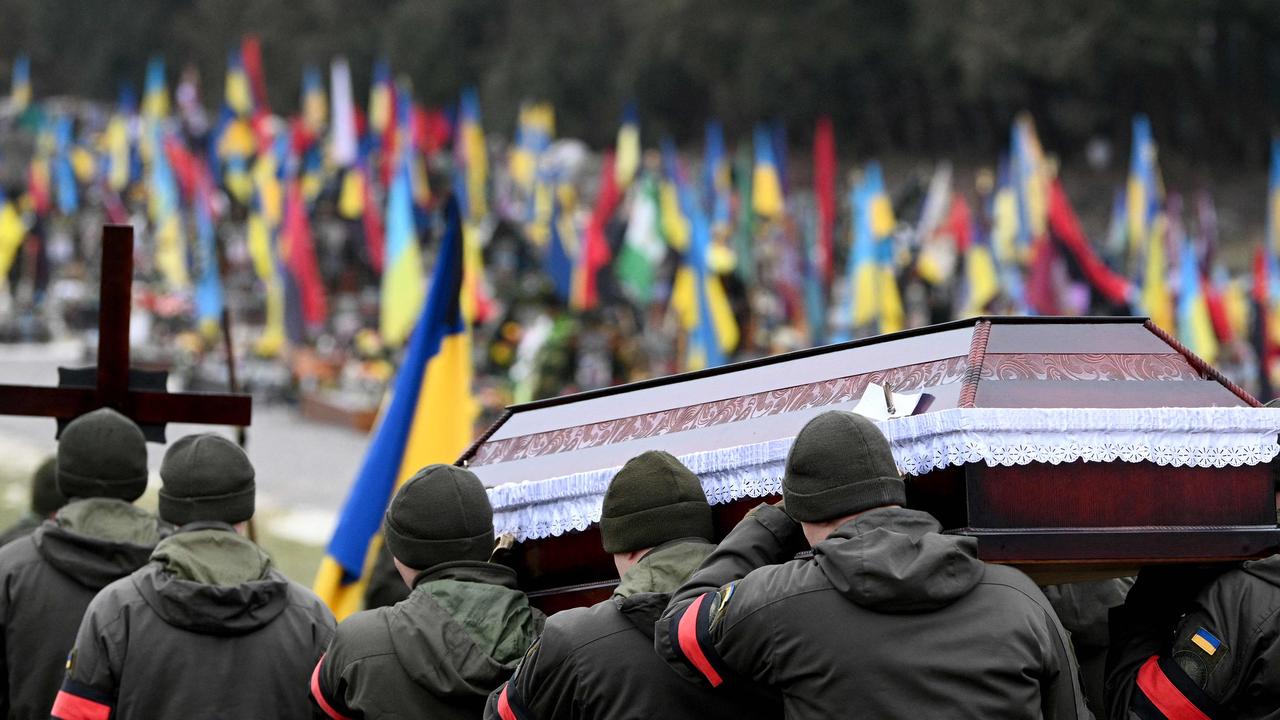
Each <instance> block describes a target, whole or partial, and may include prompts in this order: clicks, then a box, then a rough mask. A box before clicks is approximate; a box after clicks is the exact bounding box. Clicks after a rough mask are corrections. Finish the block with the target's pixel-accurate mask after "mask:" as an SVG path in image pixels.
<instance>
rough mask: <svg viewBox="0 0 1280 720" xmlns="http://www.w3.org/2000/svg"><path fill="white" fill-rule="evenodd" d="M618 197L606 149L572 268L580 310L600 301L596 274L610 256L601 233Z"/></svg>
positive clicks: (611, 160)
mask: <svg viewBox="0 0 1280 720" xmlns="http://www.w3.org/2000/svg"><path fill="white" fill-rule="evenodd" d="M621 200H622V194H621V193H619V192H618V182H617V179H616V178H615V177H614V172H613V153H612V152H606V153H605V154H604V163H603V165H602V166H601V168H600V192H599V194H598V195H596V205H595V208H594V209H593V210H592V212H591V220H590V221H588V223H587V228H586V232H585V233H583V237H582V249H581V250H580V253H581V256H580V257H579V259H578V267H577V268H576V271H575V272H576V277H575V278H574V306H575V307H577V308H579V309H582V310H588V309H590V308H593V307H595V306H596V303H597V302H599V300H600V296H599V289H598V288H597V283H596V275H597V274H598V273H599V272H600V268H602V267H604V266H605V265H607V264H608V263H609V260H610V258H611V257H612V255H611V253H610V252H609V241H608V239H607V238H605V236H604V229H605V226H606V225H607V224H608V223H609V218H611V217H613V212H614V210H616V209H617V207H618V203H619V202H620V201H621Z"/></svg>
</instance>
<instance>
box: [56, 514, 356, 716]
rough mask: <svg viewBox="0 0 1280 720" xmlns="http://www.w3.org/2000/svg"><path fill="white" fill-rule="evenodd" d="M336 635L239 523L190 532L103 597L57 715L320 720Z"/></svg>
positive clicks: (80, 637)
mask: <svg viewBox="0 0 1280 720" xmlns="http://www.w3.org/2000/svg"><path fill="white" fill-rule="evenodd" d="M334 625H335V623H334V620H333V614H332V613H330V612H329V609H328V608H327V607H325V605H324V603H323V602H321V601H320V599H319V598H318V597H316V596H315V594H314V593H312V592H311V591H310V590H308V589H306V588H304V587H302V586H301V585H298V584H297V583H294V582H290V581H289V580H287V579H285V577H284V576H283V575H281V574H280V573H279V571H277V570H276V569H275V568H273V567H272V566H271V559H270V558H269V557H268V556H267V555H266V553H264V552H263V551H262V550H261V549H260V548H259V547H258V546H257V545H255V544H254V543H253V542H251V541H250V540H249V539H247V538H244V537H242V536H240V535H238V534H236V532H235V531H234V530H233V529H232V528H231V526H230V525H225V524H222V523H191V524H188V525H184V526H183V527H182V529H180V530H179V531H178V532H177V533H175V534H174V535H173V536H172V537H169V538H167V539H165V540H164V541H162V542H161V543H160V544H159V545H158V546H157V547H156V549H155V552H154V553H153V554H152V556H151V562H150V563H148V564H147V565H146V566H145V567H143V568H142V569H141V570H139V571H137V572H135V573H134V574H132V575H130V576H129V577H127V578H124V579H122V580H119V581H117V582H115V583H112V584H111V585H109V586H107V587H106V589H104V590H103V591H102V592H101V593H99V594H98V596H97V597H96V598H94V600H93V603H92V604H90V606H89V609H88V611H87V612H86V613H85V617H84V621H83V622H82V623H81V625H80V631H79V633H78V634H77V635H76V642H75V648H74V649H73V650H72V652H71V656H70V657H69V658H68V659H67V672H66V679H65V681H64V683H63V685H62V690H61V692H59V693H58V698H57V701H56V702H55V703H54V708H53V717H55V718H64V719H65V720H71V719H73V718H75V719H76V720H78V719H79V718H87V717H102V718H106V717H107V714H108V713H110V717H111V718H112V719H113V720H129V719H133V720H139V719H142V718H156V719H157V720H160V719H162V718H196V719H198V718H209V720H213V719H214V718H282V719H297V720H302V719H305V718H311V717H316V716H317V714H316V713H315V711H314V708H313V706H312V705H311V701H310V699H309V698H308V693H307V682H308V680H309V679H310V677H311V670H312V668H314V667H315V664H316V662H317V661H318V660H319V658H320V656H321V654H322V653H323V652H324V649H325V647H326V646H327V645H328V643H329V640H330V639H331V638H332V637H333V630H334ZM93 713H96V714H93Z"/></svg>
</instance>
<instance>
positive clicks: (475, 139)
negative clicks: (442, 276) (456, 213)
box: [457, 88, 489, 222]
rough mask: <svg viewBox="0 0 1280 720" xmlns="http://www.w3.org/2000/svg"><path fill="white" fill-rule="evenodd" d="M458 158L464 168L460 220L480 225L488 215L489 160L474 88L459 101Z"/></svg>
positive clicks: (463, 92) (478, 101) (464, 92)
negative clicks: (464, 190) (461, 218)
mask: <svg viewBox="0 0 1280 720" xmlns="http://www.w3.org/2000/svg"><path fill="white" fill-rule="evenodd" d="M457 154H458V159H459V160H460V161H461V164H462V167H463V174H462V179H463V182H464V183H465V188H466V194H465V195H461V196H459V199H460V200H461V199H463V198H465V202H463V205H464V206H465V207H463V208H462V213H463V217H464V218H465V219H466V220H469V221H471V222H479V221H480V220H483V219H484V216H485V215H486V214H487V213H488V208H489V205H488V197H487V195H488V193H487V192H486V190H487V183H488V173H489V160H488V157H487V151H486V149H485V140H484V130H483V129H482V128H481V127H480V96H479V95H477V94H476V90H475V88H467V89H466V90H463V91H462V101H461V104H460V105H459V108H458V141H457Z"/></svg>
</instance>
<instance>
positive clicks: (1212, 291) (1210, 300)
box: [1200, 278, 1235, 343]
mask: <svg viewBox="0 0 1280 720" xmlns="http://www.w3.org/2000/svg"><path fill="white" fill-rule="evenodd" d="M1200 287H1201V289H1202V290H1203V291H1204V303H1205V305H1208V306H1209V322H1210V323H1212V324H1213V334H1214V335H1217V336H1218V340H1219V341H1220V342H1224V343H1229V342H1231V341H1232V340H1234V339H1235V334H1234V333H1232V332H1231V319H1230V318H1228V317H1227V304H1226V303H1225V302H1223V300H1222V293H1221V292H1220V291H1219V289H1218V288H1217V286H1215V285H1214V284H1213V283H1210V282H1204V280H1203V278H1202V279H1201V282H1200Z"/></svg>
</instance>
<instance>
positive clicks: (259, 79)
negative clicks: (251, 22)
mask: <svg viewBox="0 0 1280 720" xmlns="http://www.w3.org/2000/svg"><path fill="white" fill-rule="evenodd" d="M240 57H241V60H242V62H244V71H245V74H247V75H248V76H249V87H250V88H252V89H253V104H254V106H255V108H256V109H257V111H258V112H260V113H267V114H270V113H271V105H270V103H268V102H267V81H266V78H265V77H263V75H262V45H261V44H260V43H259V42H258V36H257V35H252V34H250V35H245V36H244V40H242V41H241V42H240Z"/></svg>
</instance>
